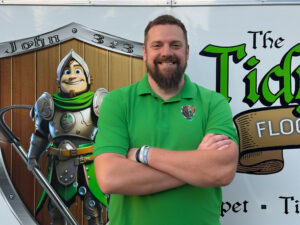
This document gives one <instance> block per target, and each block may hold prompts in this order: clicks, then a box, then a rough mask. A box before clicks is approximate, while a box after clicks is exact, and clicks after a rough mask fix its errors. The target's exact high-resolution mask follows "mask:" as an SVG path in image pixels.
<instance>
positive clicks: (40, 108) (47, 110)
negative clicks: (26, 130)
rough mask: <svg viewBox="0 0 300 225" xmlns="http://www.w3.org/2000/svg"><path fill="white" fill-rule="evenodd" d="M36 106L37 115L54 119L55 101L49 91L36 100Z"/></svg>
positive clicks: (45, 118) (46, 118)
mask: <svg viewBox="0 0 300 225" xmlns="http://www.w3.org/2000/svg"><path fill="white" fill-rule="evenodd" d="M34 108H35V115H36V116H39V117H41V118H42V119H44V120H50V119H52V117H53V115H54V101H53V98H52V96H51V95H50V94H49V93H48V92H44V93H43V94H42V95H41V96H40V97H39V98H38V100H37V101H36V103H35V105H34Z"/></svg>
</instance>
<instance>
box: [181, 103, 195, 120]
mask: <svg viewBox="0 0 300 225" xmlns="http://www.w3.org/2000/svg"><path fill="white" fill-rule="evenodd" d="M195 111H196V108H195V106H191V105H184V106H181V113H182V115H183V116H184V117H185V118H186V119H187V120H190V119H192V118H193V116H194V115H195Z"/></svg>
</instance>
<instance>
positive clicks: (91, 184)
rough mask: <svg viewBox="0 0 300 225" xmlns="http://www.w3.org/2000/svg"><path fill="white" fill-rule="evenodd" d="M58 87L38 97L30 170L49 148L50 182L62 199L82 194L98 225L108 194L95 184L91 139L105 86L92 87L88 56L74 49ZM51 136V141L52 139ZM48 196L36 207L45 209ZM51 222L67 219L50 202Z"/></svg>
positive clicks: (90, 216) (91, 223)
mask: <svg viewBox="0 0 300 225" xmlns="http://www.w3.org/2000/svg"><path fill="white" fill-rule="evenodd" d="M57 84H58V87H59V89H60V92H58V93H56V94H54V95H53V96H51V95H50V94H49V93H47V92H44V93H43V94H42V96H41V97H39V99H38V100H37V102H36V104H35V106H34V108H33V110H32V112H31V113H32V118H34V117H35V118H36V121H35V125H36V131H35V133H34V134H32V136H31V141H30V147H29V152H28V169H29V170H32V169H33V168H34V167H36V166H37V167H38V166H39V164H38V160H39V158H40V156H41V155H42V154H43V153H44V152H45V151H46V150H48V151H49V155H50V159H51V160H50V165H49V173H48V177H49V181H50V183H51V185H52V186H53V187H54V189H55V190H56V191H57V192H58V194H59V195H60V197H61V198H62V199H63V201H64V202H65V203H66V204H67V206H70V205H71V204H72V203H73V202H74V199H75V195H76V194H79V195H80V196H81V198H82V200H83V202H84V214H85V215H86V216H87V219H88V224H89V225H100V224H103V221H102V215H101V213H102V205H104V206H106V205H107V199H106V198H105V195H104V194H103V193H102V191H101V190H100V189H99V187H98V185H97V181H96V179H95V170H94V162H93V155H92V152H93V141H94V138H95V135H96V132H97V126H96V124H97V119H98V116H99V108H100V105H101V102H102V99H103V97H104V96H105V95H106V93H107V91H106V90H105V89H104V88H100V89H98V90H97V91H96V92H95V93H94V92H89V88H90V84H91V79H90V74H89V70H88V67H87V65H86V63H85V62H84V60H83V59H82V58H81V57H80V56H79V55H78V54H77V53H76V52H74V51H73V50H71V51H70V52H69V53H68V54H67V55H66V56H65V57H64V58H63V59H62V61H61V62H60V64H59V65H58V69H57ZM49 136H50V137H51V138H52V140H53V142H52V143H50V141H49ZM44 200H45V195H44V194H43V197H42V199H41V201H40V204H39V205H38V207H37V211H39V209H41V206H42V203H43V202H44ZM48 212H49V215H50V219H51V224H55V225H62V224H66V221H65V219H64V218H63V217H62V215H61V213H60V212H59V210H58V209H57V208H56V207H55V204H54V203H53V202H52V201H49V205H48Z"/></svg>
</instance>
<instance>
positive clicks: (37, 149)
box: [27, 134, 50, 171]
mask: <svg viewBox="0 0 300 225" xmlns="http://www.w3.org/2000/svg"><path fill="white" fill-rule="evenodd" d="M49 144H50V142H49V140H47V139H45V138H43V137H40V136H38V135H36V134H32V136H31V140H30V146H29V150H28V155H27V157H28V161H27V168H28V170H30V171H32V170H33V169H34V168H35V167H37V168H40V165H39V162H38V161H39V159H40V157H41V155H42V154H43V153H44V152H45V151H46V150H47V149H48V147H49Z"/></svg>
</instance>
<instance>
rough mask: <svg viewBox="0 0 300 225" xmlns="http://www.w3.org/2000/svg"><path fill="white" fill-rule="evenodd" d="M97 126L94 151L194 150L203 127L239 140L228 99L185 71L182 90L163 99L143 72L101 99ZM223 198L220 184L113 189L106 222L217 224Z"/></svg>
mask: <svg viewBox="0 0 300 225" xmlns="http://www.w3.org/2000/svg"><path fill="white" fill-rule="evenodd" d="M98 128H99V130H98V134H97V136H96V144H95V148H94V155H95V156H97V155H99V154H102V153H107V152H113V153H119V154H122V155H126V154H127V151H128V149H129V148H132V147H140V146H142V145H149V146H155V147H160V148H166V149H172V150H175V151H179V150H180V151H184V150H192V149H196V148H197V147H198V145H199V143H200V142H201V140H202V138H203V137H204V136H205V135H206V134H207V133H218V134H225V135H227V136H229V137H231V138H232V139H233V140H234V141H235V142H237V143H238V140H237V134H236V130H235V128H234V126H233V121H232V113H231V109H230V107H229V104H228V102H227V101H226V99H225V98H224V97H223V96H222V95H220V94H218V93H216V92H213V91H210V90H207V89H205V88H203V87H201V86H198V85H197V84H195V83H192V82H191V81H190V79H189V77H188V76H186V75H185V85H184V87H183V89H182V90H181V92H180V93H179V94H178V95H176V96H174V97H172V98H171V99H169V100H167V101H164V100H162V99H161V98H160V97H159V96H158V95H156V94H155V93H154V92H153V91H152V90H151V88H150V86H149V83H148V77H147V75H145V76H144V78H143V79H142V80H141V81H140V82H137V83H135V84H132V85H130V86H127V87H124V88H121V89H118V90H115V91H112V92H110V93H109V94H107V96H106V97H105V99H104V100H103V103H102V105H101V110H100V117H99V120H98ZM121 169H122V168H120V170H121ZM208 169H209V168H208ZM221 201H222V193H221V189H220V188H219V187H215V188H200V187H195V186H192V185H189V184H186V185H184V186H181V187H178V188H174V189H170V190H167V191H162V192H159V193H155V194H151V195H143V196H126V195H116V194H112V195H111V199H110V205H109V219H110V225H182V224H188V225H218V224H220V222H219V217H220V207H221Z"/></svg>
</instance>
